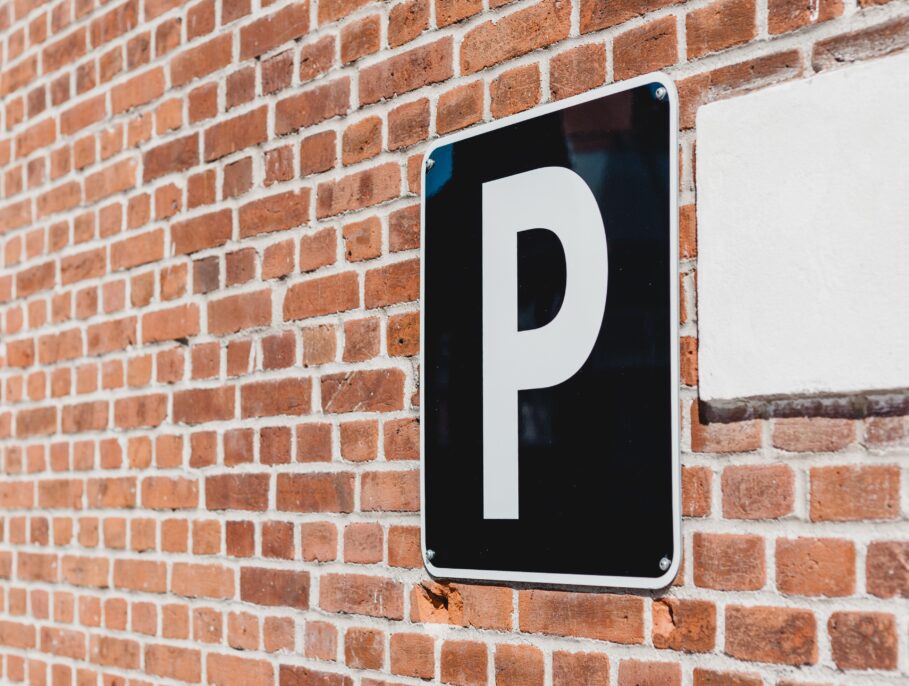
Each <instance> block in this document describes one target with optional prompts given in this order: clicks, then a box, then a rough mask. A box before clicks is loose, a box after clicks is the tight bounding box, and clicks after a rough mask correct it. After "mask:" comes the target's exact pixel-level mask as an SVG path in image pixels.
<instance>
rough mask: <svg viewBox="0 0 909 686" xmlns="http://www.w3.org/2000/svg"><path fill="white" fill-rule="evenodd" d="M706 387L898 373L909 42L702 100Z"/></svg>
mask: <svg viewBox="0 0 909 686" xmlns="http://www.w3.org/2000/svg"><path fill="white" fill-rule="evenodd" d="M697 132H698V139H697V179H698V186H697V209H698V336H699V372H700V394H701V398H702V399H703V400H708V401H710V400H713V401H717V400H734V399H740V398H748V397H756V396H757V397H760V396H778V395H784V396H785V395H789V396H800V395H810V394H816V393H842V394H849V393H859V392H863V391H874V390H882V389H895V388H909V54H903V55H900V56H897V57H890V58H885V59H881V60H876V61H873V62H867V63H864V64H861V65H858V66H851V67H847V68H844V69H841V70H837V71H833V72H830V73H825V74H821V75H818V76H815V77H812V78H810V79H807V80H802V81H795V82H792V83H787V84H783V85H780V86H776V87H773V88H768V89H766V90H762V91H758V92H755V93H751V94H748V95H745V96H742V97H738V98H734V99H730V100H724V101H720V102H716V103H712V104H709V105H706V106H705V107H702V108H701V109H700V111H699V112H698V118H697Z"/></svg>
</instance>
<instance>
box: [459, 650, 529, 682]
mask: <svg viewBox="0 0 909 686" xmlns="http://www.w3.org/2000/svg"><path fill="white" fill-rule="evenodd" d="M488 660H489V655H488V651H487V649H486V644H485V643H481V642H479V641H454V640H448V641H445V642H444V643H442V655H441V672H442V681H443V682H444V683H446V684H457V685H458V686H485V684H486V683H487V682H486V670H487V663H488ZM496 683H499V679H498V674H497V675H496ZM502 686H504V683H503V684H502ZM527 686H530V684H529V683H528V684H527Z"/></svg>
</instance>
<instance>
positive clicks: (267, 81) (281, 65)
mask: <svg viewBox="0 0 909 686" xmlns="http://www.w3.org/2000/svg"><path fill="white" fill-rule="evenodd" d="M293 66H294V56H293V51H292V50H285V51H284V52H282V53H280V54H278V55H275V56H274V57H270V58H268V59H266V60H263V61H262V93H263V94H264V95H269V94H271V93H277V92H278V91H280V90H283V89H285V88H287V87H288V86H289V85H290V82H291V79H292V78H293Z"/></svg>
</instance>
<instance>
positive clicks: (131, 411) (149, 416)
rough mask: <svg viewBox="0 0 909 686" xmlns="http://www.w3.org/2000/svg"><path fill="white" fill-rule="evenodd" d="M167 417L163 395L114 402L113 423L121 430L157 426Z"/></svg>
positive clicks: (165, 401) (143, 396) (165, 399)
mask: <svg viewBox="0 0 909 686" xmlns="http://www.w3.org/2000/svg"><path fill="white" fill-rule="evenodd" d="M166 417H167V396H166V395H164V394H163V393H155V394H152V395H142V396H133V397H131V398H120V399H118V400H116V401H115V402H114V422H115V424H116V425H117V427H118V428H121V429H136V428H139V427H155V426H159V425H160V424H161V423H162V422H163V421H164V419H165V418H166Z"/></svg>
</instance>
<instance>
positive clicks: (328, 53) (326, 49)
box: [300, 3, 335, 83]
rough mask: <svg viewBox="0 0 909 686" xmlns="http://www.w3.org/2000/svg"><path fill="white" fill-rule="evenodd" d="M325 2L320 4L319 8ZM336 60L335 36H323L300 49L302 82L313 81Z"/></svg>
mask: <svg viewBox="0 0 909 686" xmlns="http://www.w3.org/2000/svg"><path fill="white" fill-rule="evenodd" d="M324 5H325V3H322V4H321V5H319V9H322V7H323V6H324ZM334 61H335V37H334V36H323V37H322V38H320V39H319V40H317V41H316V42H314V43H310V44H308V45H304V46H303V47H302V48H301V49H300V82H301V83H306V82H307V81H312V80H313V79H314V78H316V77H317V76H319V75H320V74H324V73H325V72H327V71H328V70H329V69H331V66H332V64H333V63H334Z"/></svg>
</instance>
